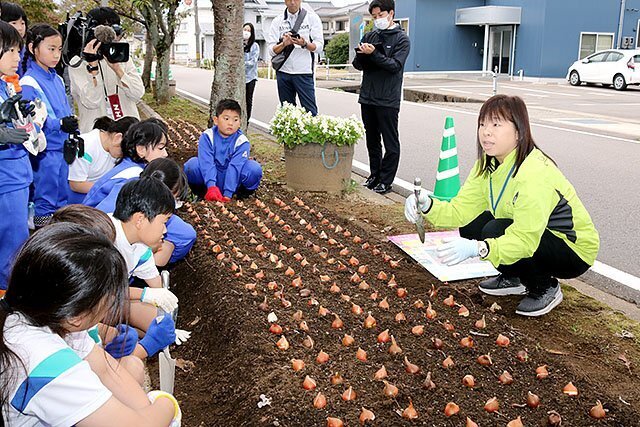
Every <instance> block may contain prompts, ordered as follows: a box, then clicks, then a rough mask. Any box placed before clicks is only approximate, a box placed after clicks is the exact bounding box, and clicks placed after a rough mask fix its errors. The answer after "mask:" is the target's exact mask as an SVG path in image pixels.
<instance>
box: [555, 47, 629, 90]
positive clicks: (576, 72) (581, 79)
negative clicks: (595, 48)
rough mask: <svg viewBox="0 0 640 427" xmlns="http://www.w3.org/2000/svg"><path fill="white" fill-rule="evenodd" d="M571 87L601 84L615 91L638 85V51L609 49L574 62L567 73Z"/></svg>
mask: <svg viewBox="0 0 640 427" xmlns="http://www.w3.org/2000/svg"><path fill="white" fill-rule="evenodd" d="M566 78H567V80H569V83H570V84H571V85H572V86H579V85H580V84H582V83H602V85H603V86H611V85H613V87H614V88H615V89H616V90H625V89H626V88H627V85H640V49H635V50H634V49H609V50H603V51H601V52H596V53H594V54H592V55H589V56H587V57H586V58H584V59H581V60H579V61H576V62H574V63H573V64H572V65H571V67H569V71H568V72H567V77H566Z"/></svg>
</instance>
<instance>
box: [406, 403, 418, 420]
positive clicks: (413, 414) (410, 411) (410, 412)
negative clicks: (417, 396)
mask: <svg viewBox="0 0 640 427" xmlns="http://www.w3.org/2000/svg"><path fill="white" fill-rule="evenodd" d="M402 418H404V419H406V420H415V419H416V418H418V411H416V408H414V407H413V401H412V400H411V398H409V406H407V407H406V408H405V410H404V411H402Z"/></svg>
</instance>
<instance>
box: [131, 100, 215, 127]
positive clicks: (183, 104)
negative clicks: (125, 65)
mask: <svg viewBox="0 0 640 427" xmlns="http://www.w3.org/2000/svg"><path fill="white" fill-rule="evenodd" d="M142 100H143V101H144V102H145V103H146V104H147V105H149V107H151V108H153V109H154V110H155V111H156V113H158V114H160V115H161V116H162V117H164V118H165V119H168V118H172V119H183V120H186V121H189V122H192V123H196V124H198V125H200V126H203V127H205V128H206V127H207V121H208V120H209V113H208V111H207V110H205V109H204V108H202V107H199V106H197V105H196V104H194V103H193V102H191V101H189V100H187V99H184V98H182V97H179V96H174V97H173V98H171V101H169V103H168V104H158V103H156V102H155V100H154V99H153V95H152V94H151V93H145V94H144V96H143V97H142Z"/></svg>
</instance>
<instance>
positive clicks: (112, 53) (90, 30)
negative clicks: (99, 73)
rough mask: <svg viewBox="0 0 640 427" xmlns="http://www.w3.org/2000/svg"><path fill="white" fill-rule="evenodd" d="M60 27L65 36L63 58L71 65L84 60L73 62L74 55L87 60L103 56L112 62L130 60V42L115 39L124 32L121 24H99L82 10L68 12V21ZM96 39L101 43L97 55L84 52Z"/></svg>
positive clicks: (63, 36) (78, 63)
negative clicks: (73, 12)
mask: <svg viewBox="0 0 640 427" xmlns="http://www.w3.org/2000/svg"><path fill="white" fill-rule="evenodd" d="M58 29H59V31H60V34H62V38H63V46H62V60H63V61H64V63H65V64H66V65H69V66H70V67H73V68H76V67H78V66H79V65H80V63H81V62H82V61H77V63H75V64H72V63H71V59H72V58H73V57H74V56H77V57H79V58H82V59H84V60H86V61H87V62H93V61H98V60H100V59H102V58H105V59H106V60H107V61H109V62H111V63H116V62H127V61H128V60H129V44H128V43H120V42H115V41H113V40H115V38H116V37H117V36H119V35H120V34H122V27H121V26H120V25H117V24H116V25H111V26H107V25H98V23H97V22H96V21H95V20H93V19H90V18H87V17H84V16H82V12H76V13H75V14H74V15H73V16H71V17H70V16H69V15H68V14H67V21H66V22H63V23H62V24H60V25H59V27H58ZM94 40H98V41H99V42H100V43H101V44H100V48H99V49H98V51H97V52H96V53H95V55H93V54H87V53H84V52H83V51H84V48H85V47H86V46H87V44H88V43H89V42H92V41H94Z"/></svg>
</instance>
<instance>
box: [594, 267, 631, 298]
mask: <svg viewBox="0 0 640 427" xmlns="http://www.w3.org/2000/svg"><path fill="white" fill-rule="evenodd" d="M591 270H592V271H595V272H596V273H598V274H600V275H601V276H605V277H608V278H609V279H611V280H614V281H616V282H618V283H621V284H623V285H625V286H627V287H629V288H631V289H635V290H636V291H640V278H638V277H636V276H633V275H631V274H629V273H625V272H624V271H621V270H618V269H617V268H614V267H611V266H609V265H607V264H603V263H601V262H600V261H596V262H595V263H594V264H593V267H591Z"/></svg>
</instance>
